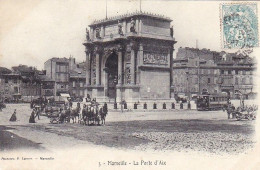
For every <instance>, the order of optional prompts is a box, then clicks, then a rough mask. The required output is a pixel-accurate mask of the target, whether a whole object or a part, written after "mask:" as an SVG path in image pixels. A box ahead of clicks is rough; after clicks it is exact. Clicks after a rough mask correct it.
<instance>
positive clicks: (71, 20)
mask: <svg viewBox="0 0 260 170" xmlns="http://www.w3.org/2000/svg"><path fill="white" fill-rule="evenodd" d="M220 3H221V2H217V1H213V2H192V1H189V2H180V1H167V0H165V1H156V0H142V3H141V4H142V5H141V8H142V11H145V12H151V13H156V14H161V15H164V16H167V17H170V18H171V19H172V20H173V21H172V25H173V26H174V37H175V40H176V41H177V44H176V45H175V49H178V48H179V47H196V40H198V47H199V48H200V49H202V48H206V49H211V50H214V51H222V50H223V49H221V41H220V40H221V39H220V36H221V32H220V17H219V4H220ZM139 8H140V6H139V0H120V1H119V0H117V1H116V0H107V13H108V17H111V16H116V15H121V14H125V13H130V12H134V11H136V10H139ZM105 9H106V1H104V0H96V1H94V0H55V1H54V0H8V1H5V0H0V66H4V67H8V68H10V67H11V66H14V65H19V64H26V65H29V66H36V67H37V68H38V69H43V68H44V62H45V61H46V60H48V59H49V58H51V57H69V56H70V55H72V56H73V57H75V58H76V61H77V62H81V61H84V60H85V52H84V46H83V45H82V43H83V42H84V40H85V28H86V27H87V26H88V25H89V24H90V23H92V22H93V21H94V20H95V19H103V18H105V13H106V12H105ZM175 53H176V52H175Z"/></svg>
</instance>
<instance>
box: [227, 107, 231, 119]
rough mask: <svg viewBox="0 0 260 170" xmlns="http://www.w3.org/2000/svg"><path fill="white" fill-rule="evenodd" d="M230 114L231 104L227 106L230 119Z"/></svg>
mask: <svg viewBox="0 0 260 170" xmlns="http://www.w3.org/2000/svg"><path fill="white" fill-rule="evenodd" d="M230 114H231V106H230V104H229V105H228V107H227V115H228V119H230Z"/></svg>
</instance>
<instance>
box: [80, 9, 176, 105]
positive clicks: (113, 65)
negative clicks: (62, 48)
mask: <svg viewBox="0 0 260 170" xmlns="http://www.w3.org/2000/svg"><path fill="white" fill-rule="evenodd" d="M171 21H172V20H171V19H170V18H167V17H164V16H159V15H156V14H150V13H149V14H148V13H144V12H136V13H131V14H126V15H121V16H117V17H113V18H108V19H104V20H98V21H94V22H93V23H92V24H91V25H89V29H88V28H87V29H86V41H85V42H84V43H83V45H84V46H85V47H86V56H87V59H86V65H87V74H86V76H87V77H86V81H87V82H86V84H87V90H86V94H89V95H90V96H91V97H92V98H96V100H97V101H100V102H105V101H106V102H109V101H110V102H111V101H113V102H114V101H116V102H121V101H126V102H128V103H134V102H142V101H149V100H165V99H170V98H171V97H172V96H171V95H172V94H173V92H172V91H171V89H172V88H171V86H172V59H173V58H172V57H173V56H172V55H173V51H174V44H175V43H176V41H175V39H174V37H173V27H171Z"/></svg>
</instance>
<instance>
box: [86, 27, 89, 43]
mask: <svg viewBox="0 0 260 170" xmlns="http://www.w3.org/2000/svg"><path fill="white" fill-rule="evenodd" d="M86 39H87V41H90V36H89V30H88V28H86Z"/></svg>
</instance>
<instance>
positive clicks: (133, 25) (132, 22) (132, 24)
mask: <svg viewBox="0 0 260 170" xmlns="http://www.w3.org/2000/svg"><path fill="white" fill-rule="evenodd" d="M130 32H133V33H135V32H136V31H135V20H134V19H133V18H131V24H130Z"/></svg>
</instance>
